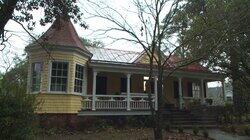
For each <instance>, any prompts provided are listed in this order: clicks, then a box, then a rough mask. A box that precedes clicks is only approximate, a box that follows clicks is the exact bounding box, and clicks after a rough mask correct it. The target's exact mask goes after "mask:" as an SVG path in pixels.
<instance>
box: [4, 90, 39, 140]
mask: <svg viewBox="0 0 250 140" xmlns="http://www.w3.org/2000/svg"><path fill="white" fill-rule="evenodd" d="M18 91H19V90H16V91H14V89H12V91H10V92H6V91H4V90H3V89H0V139H29V138H30V137H32V136H33V135H34V133H35V132H36V123H35V120H36V116H35V114H34V110H35V106H34V104H35V98H34V97H32V96H31V95H28V94H25V93H19V92H18Z"/></svg>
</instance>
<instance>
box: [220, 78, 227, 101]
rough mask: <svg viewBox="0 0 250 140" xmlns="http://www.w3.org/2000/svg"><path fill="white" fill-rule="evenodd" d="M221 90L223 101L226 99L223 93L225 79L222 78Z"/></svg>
mask: <svg viewBox="0 0 250 140" xmlns="http://www.w3.org/2000/svg"><path fill="white" fill-rule="evenodd" d="M221 90H222V95H223V101H226V95H225V80H224V79H223V80H222V81H221Z"/></svg>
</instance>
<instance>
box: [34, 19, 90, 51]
mask: <svg viewBox="0 0 250 140" xmlns="http://www.w3.org/2000/svg"><path fill="white" fill-rule="evenodd" d="M38 41H39V42H43V43H47V44H50V45H59V46H68V47H78V48H80V49H82V50H83V51H85V52H87V53H89V54H91V53H90V52H89V51H88V50H87V48H86V47H85V46H84V45H83V43H82V41H81V39H80V38H79V36H78V34H77V32H76V30H75V28H74V26H73V24H72V23H71V21H70V19H69V18H63V17H61V18H60V17H58V18H57V19H56V20H55V21H54V23H53V24H52V26H51V27H50V28H49V29H48V30H47V31H46V32H45V33H44V34H43V35H42V36H41V38H39V40H38Z"/></svg>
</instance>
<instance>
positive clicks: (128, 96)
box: [127, 74, 131, 110]
mask: <svg viewBox="0 0 250 140" xmlns="http://www.w3.org/2000/svg"><path fill="white" fill-rule="evenodd" d="M130 77H131V74H127V110H130Z"/></svg>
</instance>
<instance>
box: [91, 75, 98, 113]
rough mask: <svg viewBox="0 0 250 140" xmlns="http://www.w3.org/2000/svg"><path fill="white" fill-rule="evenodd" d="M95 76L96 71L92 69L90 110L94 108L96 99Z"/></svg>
mask: <svg viewBox="0 0 250 140" xmlns="http://www.w3.org/2000/svg"><path fill="white" fill-rule="evenodd" d="M96 76H97V71H93V85H92V110H95V101H96Z"/></svg>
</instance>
